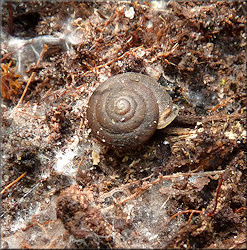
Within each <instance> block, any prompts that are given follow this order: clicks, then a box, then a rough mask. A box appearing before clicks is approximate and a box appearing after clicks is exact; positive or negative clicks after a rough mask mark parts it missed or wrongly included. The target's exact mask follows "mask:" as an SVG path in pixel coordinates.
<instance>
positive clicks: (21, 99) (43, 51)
mask: <svg viewBox="0 0 247 250" xmlns="http://www.w3.org/2000/svg"><path fill="white" fill-rule="evenodd" d="M46 51H47V45H46V44H44V48H43V50H42V52H41V53H40V56H39V59H38V61H37V63H36V65H35V67H38V66H39V64H40V62H41V60H42V58H43V56H44V54H45V52H46ZM34 74H35V72H32V74H31V76H30V78H29V80H28V83H27V85H26V87H25V89H24V91H23V93H22V96H21V98H20V100H19V102H18V103H17V105H16V107H15V109H16V110H17V109H18V108H19V106H20V104H21V103H22V101H23V98H24V96H25V94H26V93H27V89H28V87H29V85H30V83H31V81H32V79H33V76H34Z"/></svg>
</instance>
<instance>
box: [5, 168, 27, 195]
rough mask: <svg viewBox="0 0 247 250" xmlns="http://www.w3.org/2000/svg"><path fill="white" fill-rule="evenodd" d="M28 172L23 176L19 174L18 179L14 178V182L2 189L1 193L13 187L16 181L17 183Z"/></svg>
mask: <svg viewBox="0 0 247 250" xmlns="http://www.w3.org/2000/svg"><path fill="white" fill-rule="evenodd" d="M26 174H27V172H25V173H23V174H22V175H21V176H19V177H18V178H17V179H16V180H14V181H13V182H11V183H10V184H9V185H8V186H6V187H5V188H4V189H3V190H2V191H1V195H2V194H4V193H5V191H6V190H7V189H8V188H10V187H12V186H13V185H14V184H15V183H17V182H18V181H19V180H20V179H21V178H23V177H24V176H25V175H26Z"/></svg>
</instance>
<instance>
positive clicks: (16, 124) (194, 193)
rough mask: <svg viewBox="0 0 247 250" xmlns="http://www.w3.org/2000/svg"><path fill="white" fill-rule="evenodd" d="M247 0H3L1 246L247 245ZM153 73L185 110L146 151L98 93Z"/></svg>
mask: <svg viewBox="0 0 247 250" xmlns="http://www.w3.org/2000/svg"><path fill="white" fill-rule="evenodd" d="M246 12H247V6H246V3H245V2H244V1H187V2H186V1H179V2H176V1H169V2H161V1H152V2H149V3H148V2H141V1H110V2H106V1H71V2H55V3H52V2H41V1H37V2H23V1H20V2H6V3H4V4H3V5H2V44H1V46H2V48H1V55H2V59H1V62H2V74H1V77H2V78H1V94H2V102H1V116H2V141H1V142H2V147H1V150H2V159H1V164H2V172H1V174H2V182H1V185H2V191H1V197H2V199H1V205H2V210H1V224H2V232H1V236H2V240H1V244H2V248H5V249H7V248H30V249H32V248H42V249H44V248H49V249H53V248H169V249H173V248H182V249H190V248H210V249H212V248H219V249H229V248H233V249H234V248H236V249H239V248H246V176H247V170H246V161H245V159H246V155H245V150H246ZM124 72H139V73H142V74H146V75H149V76H151V77H153V78H155V79H156V80H158V82H159V83H160V84H161V85H163V86H165V87H166V88H167V90H168V92H169V94H170V95H171V96H172V98H173V101H174V103H176V104H177V105H178V106H179V114H178V116H177V118H176V119H175V120H174V121H173V122H172V123H171V124H170V125H169V126H168V127H166V128H165V129H162V130H159V131H157V132H156V133H155V135H154V136H153V137H152V138H151V140H149V141H148V142H147V143H146V144H145V145H142V146H140V147H139V148H138V150H129V151H118V150H115V149H111V148H109V147H106V146H105V145H103V144H102V143H100V142H98V141H97V140H96V139H94V138H93V137H92V135H91V133H90V128H89V127H88V124H87V118H86V109H87V103H88V100H89V97H90V95H91V94H92V92H93V91H94V90H95V89H96V87H97V86H99V85H100V84H101V83H102V82H103V81H104V80H106V79H108V78H109V77H111V76H113V75H116V74H120V73H124Z"/></svg>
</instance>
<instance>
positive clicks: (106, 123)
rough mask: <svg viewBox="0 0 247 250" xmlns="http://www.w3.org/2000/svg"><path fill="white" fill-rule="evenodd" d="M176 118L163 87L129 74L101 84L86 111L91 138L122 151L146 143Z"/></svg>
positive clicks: (144, 78)
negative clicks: (158, 130) (157, 130)
mask: <svg viewBox="0 0 247 250" xmlns="http://www.w3.org/2000/svg"><path fill="white" fill-rule="evenodd" d="M177 114H178V107H177V105H175V104H173V103H172V98H171V97H170V96H169V94H168V93H167V92H166V90H165V88H164V87H163V86H161V85H160V84H159V83H158V82H157V81H155V80H154V79H153V78H151V77H149V76H146V75H142V74H139V73H132V72H129V73H123V74H119V75H116V76H113V77H111V78H109V79H108V80H106V81H105V82H103V83H102V84H101V85H100V86H99V87H98V88H97V89H96V90H95V91H94V92H93V94H92V96H91V97H90V99H89V103H88V109H87V119H88V125H89V127H90V128H91V129H92V134H93V135H94V136H95V137H96V138H97V139H99V140H100V141H102V142H103V143H105V144H107V145H109V146H112V147H115V148H122V149H129V148H134V147H136V146H137V145H140V144H142V143H144V142H146V141H147V140H148V139H149V138H150V137H151V136H152V135H153V134H154V132H155V130H156V129H162V128H164V127H166V126H167V125H168V124H169V123H171V122H172V121H173V120H174V119H175V117H176V116H177Z"/></svg>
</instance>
